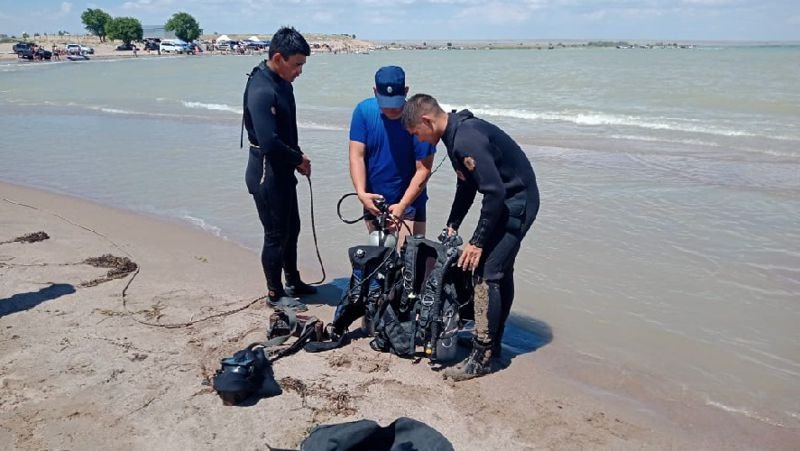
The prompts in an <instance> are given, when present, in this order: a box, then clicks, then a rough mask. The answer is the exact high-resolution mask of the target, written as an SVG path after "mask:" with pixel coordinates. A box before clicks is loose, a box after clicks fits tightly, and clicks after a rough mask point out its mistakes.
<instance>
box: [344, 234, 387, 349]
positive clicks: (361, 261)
mask: <svg viewBox="0 0 800 451" xmlns="http://www.w3.org/2000/svg"><path fill="white" fill-rule="evenodd" d="M347 255H348V256H349V257H350V264H351V266H352V268H353V272H352V274H351V275H350V282H349V284H348V287H347V291H346V292H345V295H344V298H343V299H342V303H341V305H340V309H339V310H338V311H337V314H336V317H335V318H334V320H333V327H334V331H335V332H336V333H337V334H341V333H344V331H345V330H347V328H348V327H350V325H351V324H352V323H353V322H354V321H355V320H356V319H358V318H359V317H361V316H364V322H365V325H366V326H367V332H368V333H369V334H370V335H373V333H374V325H375V322H374V319H375V317H376V315H377V313H378V311H379V310H380V307H381V305H382V304H383V303H384V302H385V300H386V299H387V298H388V297H389V296H391V295H393V294H394V293H396V292H397V290H396V289H395V285H397V281H398V280H399V278H400V274H399V266H398V263H399V261H398V260H399V256H398V254H397V251H396V250H395V249H394V247H384V246H370V245H361V246H353V247H351V248H350V249H349V250H348V251H347Z"/></svg>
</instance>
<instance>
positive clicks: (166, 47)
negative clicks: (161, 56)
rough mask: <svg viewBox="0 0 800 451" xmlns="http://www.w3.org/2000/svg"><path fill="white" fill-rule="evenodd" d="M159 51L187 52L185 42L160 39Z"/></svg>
mask: <svg viewBox="0 0 800 451" xmlns="http://www.w3.org/2000/svg"><path fill="white" fill-rule="evenodd" d="M159 48H160V49H161V53H187V48H186V44H185V43H181V42H175V41H161V44H160V45H159Z"/></svg>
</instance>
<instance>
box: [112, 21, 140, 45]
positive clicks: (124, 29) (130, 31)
mask: <svg viewBox="0 0 800 451" xmlns="http://www.w3.org/2000/svg"><path fill="white" fill-rule="evenodd" d="M143 34H144V32H143V31H142V24H141V23H140V22H139V19H136V18H133V17H115V18H113V19H111V21H110V22H108V25H106V35H107V36H108V38H109V39H119V40H120V41H122V42H124V43H125V44H130V43H131V41H141V40H142V35H143Z"/></svg>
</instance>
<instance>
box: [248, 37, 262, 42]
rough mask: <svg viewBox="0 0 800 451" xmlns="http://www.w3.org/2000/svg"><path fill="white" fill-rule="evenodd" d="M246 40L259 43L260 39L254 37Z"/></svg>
mask: <svg viewBox="0 0 800 451" xmlns="http://www.w3.org/2000/svg"><path fill="white" fill-rule="evenodd" d="M247 40H248V41H253V42H261V38H259V37H258V36H256V35H253V36H250V37H249V38H247Z"/></svg>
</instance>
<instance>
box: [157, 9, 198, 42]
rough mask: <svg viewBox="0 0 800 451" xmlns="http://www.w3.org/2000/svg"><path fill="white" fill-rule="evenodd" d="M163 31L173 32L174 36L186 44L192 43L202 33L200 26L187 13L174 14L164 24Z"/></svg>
mask: <svg viewBox="0 0 800 451" xmlns="http://www.w3.org/2000/svg"><path fill="white" fill-rule="evenodd" d="M164 29H165V30H167V31H172V32H175V36H177V37H178V39H181V40H183V41H186V42H192V41H194V40H195V39H197V38H199V37H200V35H201V34H202V33H203V29H202V28H200V24H198V23H197V21H196V20H194V17H192V15H191V14H189V13H175V14H173V15H172V18H171V19H169V20H168V21H167V23H166V24H164Z"/></svg>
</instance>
